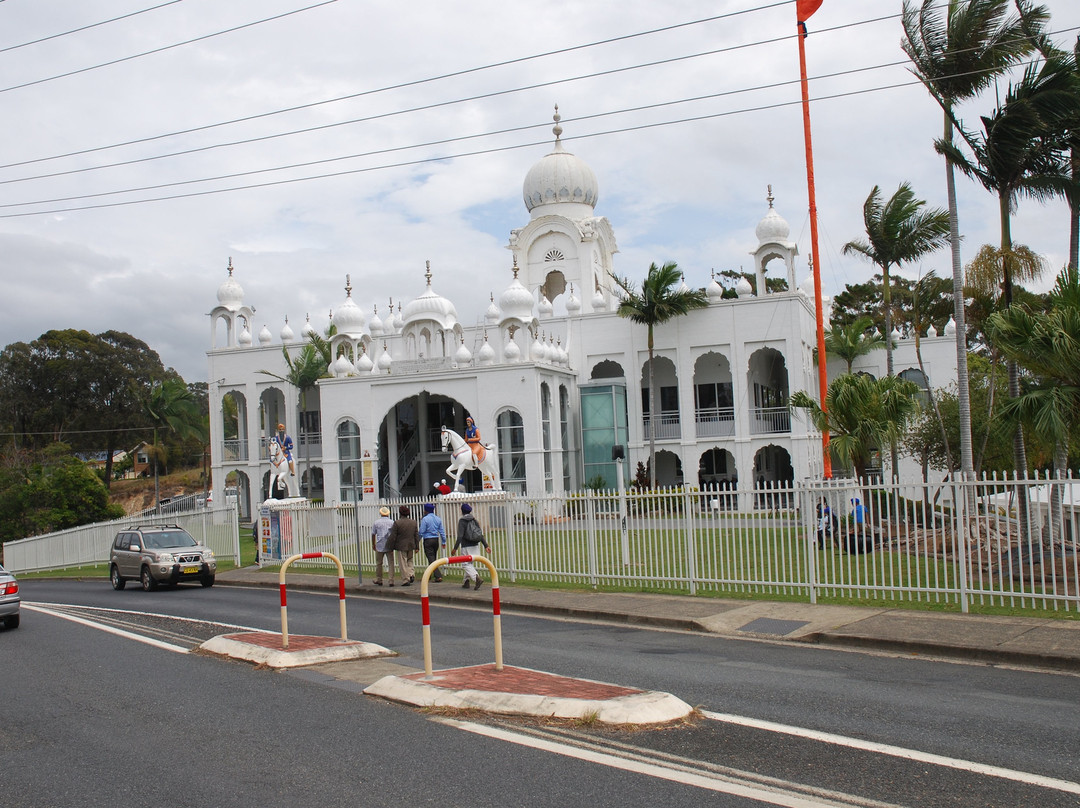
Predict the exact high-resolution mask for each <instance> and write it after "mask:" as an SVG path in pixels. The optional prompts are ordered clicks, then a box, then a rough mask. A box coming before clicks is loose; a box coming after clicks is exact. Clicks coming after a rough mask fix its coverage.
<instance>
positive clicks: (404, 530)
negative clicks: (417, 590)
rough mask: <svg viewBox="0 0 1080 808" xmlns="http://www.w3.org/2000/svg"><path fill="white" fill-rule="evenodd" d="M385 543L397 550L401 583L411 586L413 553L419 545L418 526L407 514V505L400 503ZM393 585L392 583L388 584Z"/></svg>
mask: <svg viewBox="0 0 1080 808" xmlns="http://www.w3.org/2000/svg"><path fill="white" fill-rule="evenodd" d="M386 544H387V546H388V547H391V548H393V549H394V550H395V551H396V552H397V562H398V569H399V570H400V571H401V585H402V586H412V582H413V581H414V580H415V576H414V575H413V563H412V559H413V553H415V552H416V550H417V548H418V547H419V546H420V528H419V526H418V525H417V524H416V520H415V519H413V518H412V517H411V516H410V515H409V506H408V505H402V506H400V507H399V508H398V518H397V519H395V520H394V524H393V525H391V527H390V535H389V536H388V537H387V540H386ZM390 585H391V586H393V584H392V583H391V584H390Z"/></svg>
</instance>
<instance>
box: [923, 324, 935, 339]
mask: <svg viewBox="0 0 1080 808" xmlns="http://www.w3.org/2000/svg"><path fill="white" fill-rule="evenodd" d="M926 336H927V338H928V339H934V337H936V336H937V329H936V328H934V324H933V323H930V327H929V328H928V329H926Z"/></svg>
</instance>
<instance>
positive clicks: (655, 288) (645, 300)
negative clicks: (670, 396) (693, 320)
mask: <svg viewBox="0 0 1080 808" xmlns="http://www.w3.org/2000/svg"><path fill="white" fill-rule="evenodd" d="M611 277H612V279H613V280H614V281H615V283H616V285H617V286H618V287H619V289H620V290H621V291H622V301H621V302H620V303H619V308H618V314H619V316H620V317H625V318H627V319H628V320H630V321H631V322H635V323H638V324H639V325H643V326H645V327H646V328H647V329H648V332H649V337H648V348H649V483H650V485H651V486H652V487H653V488H655V487H656V420H657V412H656V385H655V383H654V381H653V345H654V342H653V331H654V329H655V328H656V326H658V325H662V324H663V323H666V322H668V321H669V320H671V319H672V318H675V317H682V316H683V315H685V314H688V313H689V312H691V311H693V310H694V309H703V308H705V307H707V306H708V305H709V299H708V298H707V297H706V296H705V292H704V291H702V290H701V289H689V288H682V289H680V288H676V284H677V283H679V282H680V281H681V280H682V273H681V272H680V271H679V267H678V266H677V265H676V263H675V262H674V261H668V262H667V263H666V264H664V265H663V266H660V267H658V266H657V265H656V264H650V265H649V274H648V275H646V276H645V280H644V282H642V284H641V291H638V289H637V287H636V286H635V284H634V283H633V282H632V281H630V280H629V279H627V278H620V277H619V276H618V275H615V274H612V275H611Z"/></svg>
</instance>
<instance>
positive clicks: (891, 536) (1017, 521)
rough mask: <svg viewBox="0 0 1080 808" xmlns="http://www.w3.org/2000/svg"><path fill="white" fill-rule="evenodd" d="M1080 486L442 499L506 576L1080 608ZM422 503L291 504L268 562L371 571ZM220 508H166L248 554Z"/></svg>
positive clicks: (95, 544) (96, 541)
mask: <svg viewBox="0 0 1080 808" xmlns="http://www.w3.org/2000/svg"><path fill="white" fill-rule="evenodd" d="M1078 486H1080V482H1078V481H1076V480H1073V479H1066V480H1054V481H1048V480H1045V479H1036V480H1023V481H1017V480H1007V479H995V478H990V479H983V480H979V481H977V482H960V481H956V480H949V481H946V482H943V483H937V484H935V483H931V484H923V483H915V484H912V483H903V484H890V483H882V482H878V481H875V482H873V483H865V482H864V483H857V482H856V481H853V480H837V481H808V482H801V483H798V484H796V485H794V486H792V487H765V488H762V489H758V490H755V491H753V492H745V491H731V490H729V489H717V490H711V489H705V490H699V489H693V488H686V487H684V488H676V489H664V490H657V491H649V492H636V491H629V492H626V493H625V494H624V495H622V496H620V494H619V493H617V492H614V491H599V492H598V491H582V492H577V493H574V494H571V495H557V496H556V495H553V496H543V497H533V496H526V495H520V494H511V493H490V494H483V495H479V494H478V495H471V496H469V497H466V498H462V497H457V496H451V497H444V498H439V499H438V500H437V501H436V510H437V513H439V515H440V516H441V517H442V519H443V521H444V523H445V525H446V530H447V533H448V534H449V545H448V547H447V550H449V549H450V548H451V547H452V546H453V543H454V540H455V538H456V537H455V534H456V530H457V521H458V518H459V516H460V504H461V503H462V502H463V501H468V502H469V503H471V504H472V506H473V508H474V511H475V514H476V516H477V518H478V519H479V521H480V523H481V525H483V526H484V528H485V531H486V533H487V536H488V539H489V541H490V542H491V544H492V547H493V554H492V561H493V562H494V563H495V565H496V567H497V568H498V570H499V574H500V576H501V577H502V578H503V580H509V581H521V582H523V583H529V582H535V583H566V584H577V585H586V586H595V587H604V588H610V589H627V590H631V591H654V592H671V593H688V594H702V595H711V596H720V597H750V596H762V597H782V598H792V599H799V600H809V601H810V602H819V601H831V600H837V599H843V600H845V601H856V602H866V603H889V602H903V601H917V602H924V603H929V604H950V605H952V606H953V607H955V606H956V605H959V607H960V608H961V609H962V610H964V611H967V610H968V609H969V608H970V607H971V606H972V605H976V606H979V605H988V606H1008V607H1013V608H1018V609H1035V608H1038V609H1050V610H1063V611H1068V612H1077V611H1080V589H1078V581H1080V552H1078V547H1077V539H1078V536H1080V488H1078ZM857 499H858V500H860V503H859V504H860V505H862V506H863V507H865V508H866V513H865V519H864V520H863V522H862V523H861V524H859V523H857V522H856V520H855V508H856V504H855V500H857ZM422 503H423V500H393V501H373V500H366V501H363V502H361V503H358V504H356V505H352V504H348V505H340V506H336V507H308V506H303V507H288V508H285V509H284V510H282V511H280V512H279V515H278V516H276V517H275V519H276V520H277V525H276V528H275V530H276V533H275V536H276V539H275V541H276V544H274V545H272V546H270V547H269V548H265V547H264V548H263V552H262V553H261V556H260V561H261V563H263V564H270V563H276V562H278V561H280V560H281V559H283V558H284V557H287V556H289V555H292V554H294V553H313V552H331V553H333V554H334V555H336V556H337V557H338V558H340V559H341V560H342V562H343V564H344V565H345V566H346V568H348V569H349V570H350V571H351V572H352V573H353V574H355V575H357V576H359V577H360V578H361V579H363V577H364V576H365V575H368V576H370V574H371V571H372V570H373V569H374V552H373V550H372V546H371V540H370V537H371V524H372V522H373V521H374V520H375V519H376V518H377V515H378V508H379V506H380V505H389V506H390V507H391V511H392V513H393V514H394V515H395V516H396V515H397V508H398V506H399V505H401V504H406V505H408V506H409V507H410V508H411V510H412V514H413V516H414V518H417V519H419V517H420V516H421V514H422V510H423V509H422ZM1025 503H1026V506H1025ZM740 506H741V507H742V509H738V508H739V507H740ZM819 506H821V508H822V511H824V508H825V507H826V506H827V507H828V518H824V517H819V516H818V508H819ZM218 513H219V512H216V511H213V512H211V511H208V512H206V513H205V514H200V515H196V516H193V517H182V518H181V517H168V520H169V521H179V522H180V523H181V525H182V526H184V527H186V528H187V529H188V530H189V531H191V532H192V533H193V534H194V535H196V537H199V538H205V539H206V540H208V541H209V542H210V544H211V546H212V547H213V548H214V550H215V552H217V553H218V554H219V555H222V554H228V553H235V557H236V558H237V563H238V559H239V545H238V542H237V538H236V535H237V528H236V522H235V513H234V512H233V511H231V510H229V511H227V512H226V513H227V514H232V515H231V517H230V516H226V515H222V516H218V515H217V514H218ZM212 514H213V515H212ZM219 519H220V520H221V521H220V523H219V522H218V520H219ZM261 519H262V517H260V523H261ZM183 520H190V521H183ZM200 520H202V522H203V524H201V525H200ZM128 523H130V520H127V521H123V522H120V523H115V524H113V525H112V526H108V527H102V526H97V527H95V528H85V529H81V530H80V531H66V532H65V533H64V534H56V535H54V536H53V537H37V538H35V539H27V540H24V541H22V542H13V543H8V544H7V545H6V546H5V550H6V552H7V559H8V561H7V564H8V565H9V566H10V567H11V568H12V569H14V570H16V571H19V570H31V569H49V568H57V567H64V566H73V565H76V564H92V563H102V562H103V561H104V560H105V559H107V557H108V546H109V543H110V542H111V540H112V537H113V535H114V534H115V532H116V529H117V524H128ZM260 523H257V525H256V527H257V530H258V528H259V524H260ZM218 527H220V529H221V531H224V532H228V533H229V535H228V537H225V536H224V535H221V532H220V531H218V530H217V528H218ZM245 538H246V536H245ZM226 546H227V547H228V549H227V550H226V549H225V547H226ZM268 550H269V552H267V551H268ZM420 555H421V558H419V559H418V560H417V563H418V567H420V568H422V565H423V561H424V560H423V558H422V555H423V554H422V553H421V554H420ZM303 563H305V564H314V565H319V564H325V565H329V564H330V563H331V562H329V561H325V560H323V561H319V560H313V561H309V562H303Z"/></svg>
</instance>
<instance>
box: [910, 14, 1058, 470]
mask: <svg viewBox="0 0 1080 808" xmlns="http://www.w3.org/2000/svg"><path fill="white" fill-rule="evenodd" d="M1009 6H1010V4H1009V0H948V5H947V10H946V12H945V17H944V19H943V18H942V17H941V16H940V14H941V8H942V5H941V2H940V0H923V2H922V5H921V6H918V7H917V6H916V5H915V4H914V3H912V2H909V0H904V13H903V24H904V37H903V39H902V40H901V43H900V44H901V47H902V48H903V49H904V53H906V54H907V55H908V58H910V59H911V63H912V68H911V70H912V72H913V73H914V74H915V75H916V76H917V77H918V79H919V80H920V81H921V82H922V83H923V84H924V85H925V86H926V89H927V90H928V91H929V92H930V95H931V96H932V97H933V98H934V100H935V101H937V103H938V104H939V105H940V106H941V109H942V112H943V117H944V124H945V125H944V137H943V140H944V142H945V143H947V144H951V143H952V142H953V130H954V128H955V125H956V120H955V117H954V114H953V109H954V108H955V107H956V106H957V105H958V104H960V103H961V102H963V101H966V100H968V99H971V98H974V97H975V96H977V95H978V94H979V93H981V92H982V91H983V90H985V89H986V88H987V87H989V86H991V83H992V82H993V81H994V79H995V78H996V77H997V76H999V75H1000V74H1002V73H1004V72H1005V71H1006V70H1008V69H1009V68H1010V67H1012V66H1013V65H1015V64H1017V63H1018V62H1019V61H1020V60H1021V59H1022V58H1023V57H1024V56H1026V55H1027V54H1028V53H1030V52H1031V51H1032V50H1033V43H1032V42H1031V40H1030V39H1029V38H1028V37H1027V36H1025V34H1027V33H1029V32H1030V31H1031V30H1041V28H1042V27H1043V26H1044V25H1045V23H1046V21H1047V20H1048V19H1049V17H1050V15H1049V13H1048V12H1047V11H1046V9H1045V8H1043V7H1041V6H1040V7H1038V8H1035V9H1029V8H1026V7H1024V6H1020V10H1021V12H1022V16H1021V17H1020V18H1015V17H1009V16H1008V12H1009ZM945 186H946V189H947V193H948V204H949V244H950V247H951V251H952V280H953V321H954V322H955V323H956V360H957V397H958V403H959V408H960V467H961V471H962V473H963V474H964V476H965V477H967V478H968V479H971V478H972V477H973V476H974V461H973V453H972V440H971V399H970V395H969V388H968V370H967V341H966V340H967V318H966V316H965V312H964V268H963V264H962V263H961V261H960V222H959V216H958V215H957V204H956V176H955V172H954V171H953V164H952V162H951V161H950V160H949V159H948V158H946V160H945Z"/></svg>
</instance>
